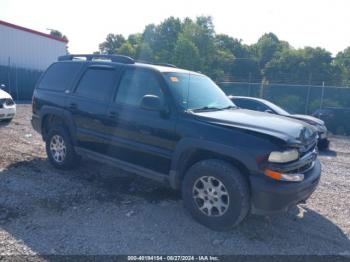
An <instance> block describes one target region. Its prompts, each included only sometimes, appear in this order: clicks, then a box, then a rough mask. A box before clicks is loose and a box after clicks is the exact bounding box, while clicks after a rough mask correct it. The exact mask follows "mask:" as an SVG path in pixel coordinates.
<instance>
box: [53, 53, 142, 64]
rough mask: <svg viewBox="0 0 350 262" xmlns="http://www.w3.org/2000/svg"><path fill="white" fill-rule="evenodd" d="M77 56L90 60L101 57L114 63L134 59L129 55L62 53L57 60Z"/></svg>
mask: <svg viewBox="0 0 350 262" xmlns="http://www.w3.org/2000/svg"><path fill="white" fill-rule="evenodd" d="M79 58H85V59H86V61H92V60H96V59H101V60H110V61H111V62H115V63H122V64H134V63H135V61H134V59H132V58H131V57H129V56H124V55H102V54H96V55H91V54H71V55H64V56H59V57H58V61H67V60H74V59H79Z"/></svg>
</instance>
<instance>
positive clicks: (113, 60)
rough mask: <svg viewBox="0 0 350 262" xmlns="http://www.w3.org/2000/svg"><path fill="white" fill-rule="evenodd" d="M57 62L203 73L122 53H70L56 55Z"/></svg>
mask: <svg viewBox="0 0 350 262" xmlns="http://www.w3.org/2000/svg"><path fill="white" fill-rule="evenodd" d="M58 62H59V63H60V62H69V63H93V64H97V63H101V64H104V65H108V64H114V65H118V66H130V67H141V68H149V69H153V70H155V71H158V72H160V73H185V74H192V75H203V74H201V73H199V72H194V71H190V70H186V69H182V68H177V67H176V66H174V65H171V64H159V63H152V62H148V61H142V60H134V59H133V58H131V57H128V56H124V55H105V54H70V55H64V56H59V57H58Z"/></svg>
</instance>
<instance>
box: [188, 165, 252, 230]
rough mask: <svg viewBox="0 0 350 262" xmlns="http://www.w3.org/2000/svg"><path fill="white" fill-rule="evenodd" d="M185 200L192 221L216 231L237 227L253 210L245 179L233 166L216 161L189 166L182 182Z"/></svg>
mask: <svg viewBox="0 0 350 262" xmlns="http://www.w3.org/2000/svg"><path fill="white" fill-rule="evenodd" d="M182 197H183V201H184V205H185V208H186V209H187V210H188V211H189V212H190V214H191V215H192V216H193V218H194V219H195V220H197V221H198V222H199V223H201V224H203V225H205V226H207V227H209V228H211V229H214V230H227V229H231V228H233V227H235V226H237V225H238V224H239V223H240V222H241V221H242V220H243V219H244V218H245V217H246V216H247V214H248V212H249V208H250V194H249V186H248V183H247V181H246V179H245V177H244V176H243V175H242V174H241V172H240V171H239V170H238V169H237V168H235V167H234V166H232V165H231V164H229V163H227V162H225V161H221V160H216V159H209V160H203V161H200V162H198V163H196V164H194V165H193V166H192V167H190V169H189V170H188V171H187V173H186V175H185V178H184V180H183V183H182Z"/></svg>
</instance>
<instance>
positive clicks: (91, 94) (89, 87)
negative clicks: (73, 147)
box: [67, 64, 118, 153]
mask: <svg viewBox="0 0 350 262" xmlns="http://www.w3.org/2000/svg"><path fill="white" fill-rule="evenodd" d="M117 78H118V68H116V67H114V66H108V65H98V64H95V65H90V66H88V67H87V68H86V70H85V72H84V73H83V74H82V76H81V78H80V80H79V81H78V83H77V85H76V87H75V88H74V90H73V92H72V94H71V95H70V96H69V98H68V99H67V108H68V110H69V111H70V112H71V114H72V116H73V119H74V123H75V126H76V130H77V142H78V146H81V147H84V148H87V149H90V150H93V151H96V152H100V153H103V152H105V150H106V132H105V120H106V110H107V107H108V103H109V102H110V100H111V96H112V94H113V89H114V88H115V86H116V80H117Z"/></svg>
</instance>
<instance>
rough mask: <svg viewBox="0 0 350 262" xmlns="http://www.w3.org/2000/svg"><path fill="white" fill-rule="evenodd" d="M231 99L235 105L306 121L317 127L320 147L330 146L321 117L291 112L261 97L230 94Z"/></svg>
mask: <svg viewBox="0 0 350 262" xmlns="http://www.w3.org/2000/svg"><path fill="white" fill-rule="evenodd" d="M230 99H231V101H232V102H233V103H234V104H235V105H237V106H238V107H240V108H245V109H249V110H255V111H261V112H267V113H272V114H276V115H281V116H285V117H289V118H293V119H297V120H300V121H303V122H306V123H308V124H310V125H312V126H314V127H315V128H316V129H317V133H318V148H319V149H327V148H328V146H329V140H328V132H327V127H326V125H325V123H324V122H323V121H322V120H321V119H319V118H316V117H313V116H309V115H299V114H291V113H289V112H287V111H286V110H285V109H283V108H281V107H280V106H278V105H276V104H274V103H272V102H270V101H267V100H265V99H261V98H256V97H246V96H230Z"/></svg>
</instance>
